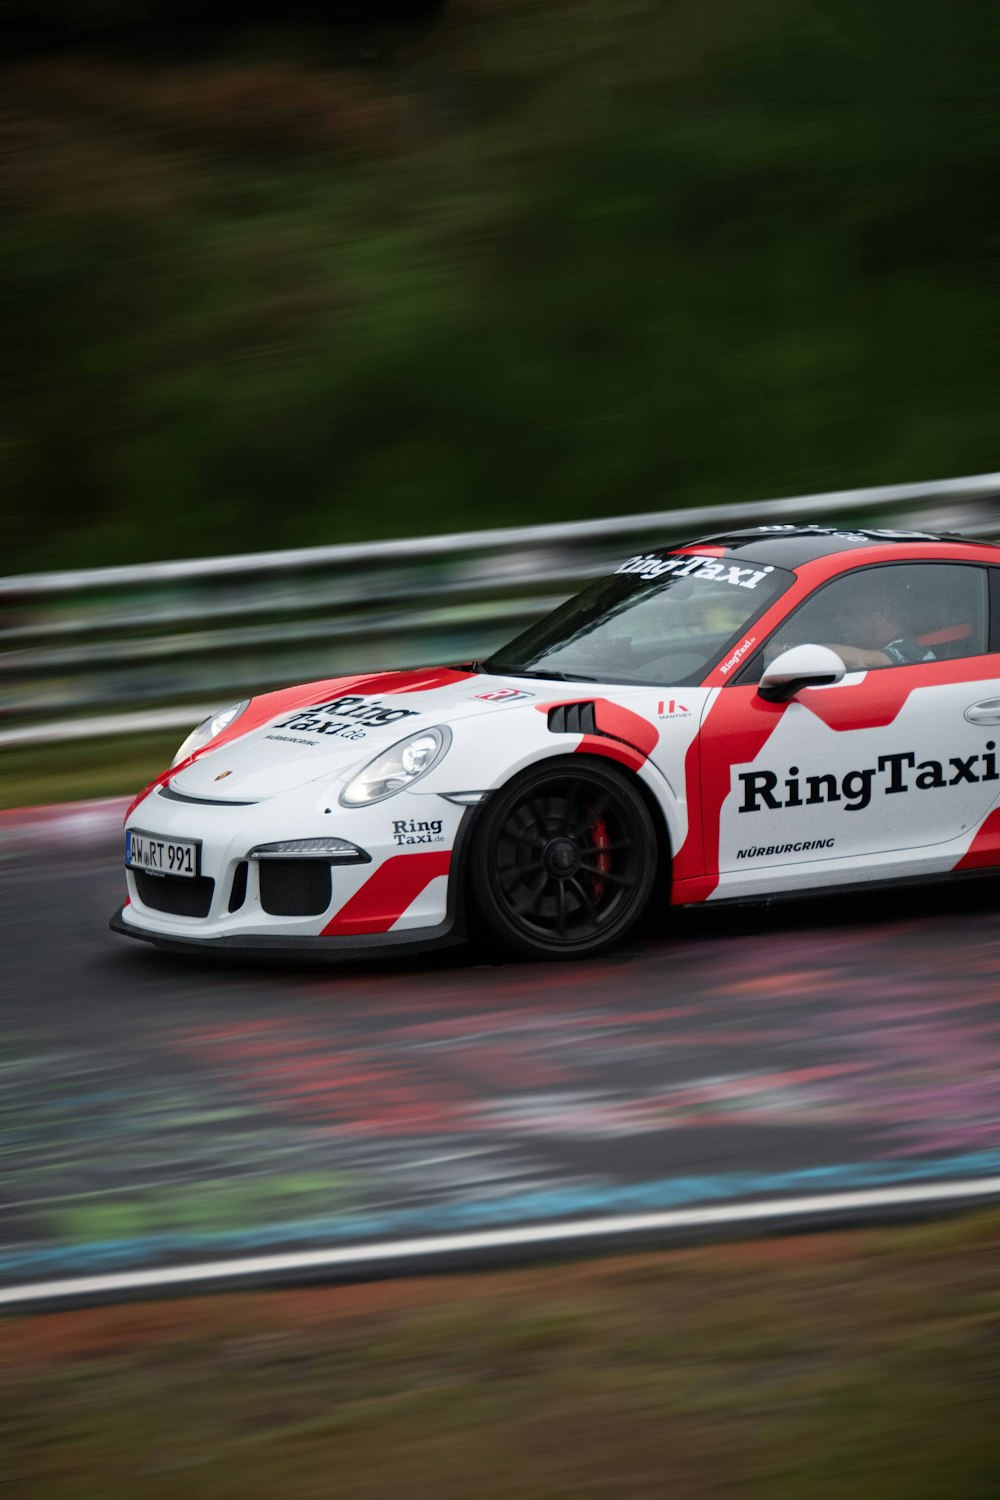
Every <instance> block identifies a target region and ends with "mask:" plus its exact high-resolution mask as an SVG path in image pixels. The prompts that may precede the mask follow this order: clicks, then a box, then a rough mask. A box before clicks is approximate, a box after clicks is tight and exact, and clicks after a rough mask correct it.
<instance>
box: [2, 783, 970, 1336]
mask: <svg viewBox="0 0 1000 1500" xmlns="http://www.w3.org/2000/svg"><path fill="white" fill-rule="evenodd" d="M115 811H116V810H115ZM0 841H2V842H0V922H2V926H0V935H2V945H3V968H2V985H3V988H2V1001H3V1005H2V1019H0V1033H2V1048H0V1307H2V1306H4V1305H7V1306H10V1305H12V1304H15V1303H17V1304H24V1303H25V1302H28V1301H31V1300H36V1301H46V1300H48V1301H51V1300H53V1299H55V1300H58V1299H59V1298H61V1297H78V1298H79V1297H85V1296H87V1295H98V1296H107V1295H114V1294H116V1292H117V1293H118V1294H121V1292H123V1291H124V1292H126V1293H127V1292H128V1291H129V1290H130V1289H131V1290H132V1291H135V1290H136V1289H138V1288H142V1287H155V1288H161V1287H163V1286H169V1285H170V1284H171V1281H172V1280H176V1278H177V1277H178V1276H179V1275H180V1276H187V1277H189V1278H190V1279H191V1280H194V1281H200V1282H202V1283H203V1284H211V1283H212V1281H213V1279H214V1278H215V1276H216V1273H218V1277H220V1278H222V1277H225V1278H232V1277H246V1276H248V1275H249V1276H250V1277H251V1278H254V1277H256V1278H257V1279H261V1278H262V1277H265V1276H268V1275H270V1276H274V1275H280V1276H285V1277H287V1276H289V1275H291V1274H294V1273H299V1274H301V1273H303V1272H306V1273H308V1272H310V1271H311V1272H312V1274H328V1275H329V1274H352V1275H366V1274H373V1273H379V1274H381V1273H384V1272H386V1271H390V1272H391V1271H392V1270H393V1269H399V1268H400V1267H406V1268H407V1269H409V1270H413V1269H414V1268H415V1266H416V1265H417V1263H418V1262H419V1263H420V1265H421V1266H424V1267H426V1266H427V1265H430V1264H432V1263H435V1264H436V1263H438V1262H442V1263H443V1262H444V1261H445V1260H447V1261H448V1262H449V1263H450V1264H452V1265H454V1264H455V1263H460V1264H461V1263H474V1261H475V1259H476V1257H477V1256H478V1257H482V1256H492V1258H493V1259H497V1258H502V1257H504V1256H509V1255H510V1254H512V1253H518V1254H526V1253H537V1252H538V1250H539V1249H540V1248H541V1247H543V1246H553V1247H555V1248H558V1247H559V1246H560V1245H563V1246H565V1245H566V1244H567V1243H572V1242H573V1240H574V1237H575V1239H576V1243H577V1244H578V1245H579V1246H581V1247H582V1248H585V1249H594V1248H603V1247H604V1246H606V1245H617V1246H621V1245H623V1244H624V1243H626V1242H627V1241H630V1240H632V1241H634V1240H635V1239H636V1238H638V1237H642V1236H643V1235H645V1236H646V1237H647V1238H648V1237H649V1236H652V1237H653V1238H654V1239H655V1240H657V1241H660V1242H665V1241H668V1240H669V1239H670V1237H671V1234H675V1235H676V1234H681V1233H688V1234H689V1233H692V1232H699V1231H700V1232H702V1233H704V1232H706V1231H711V1230H712V1229H713V1228H714V1229H716V1230H717V1229H718V1228H726V1229H727V1230H728V1232H730V1233H732V1232H748V1231H753V1230H754V1228H755V1227H756V1228H757V1229H759V1228H760V1226H761V1224H762V1223H763V1224H774V1223H781V1222H790V1223H796V1222H803V1221H806V1220H809V1221H810V1222H816V1219H810V1215H816V1216H817V1217H818V1219H819V1221H820V1222H840V1221H842V1218H843V1216H844V1215H845V1214H846V1215H848V1216H850V1217H854V1218H857V1217H861V1218H871V1217H872V1216H873V1215H875V1214H877V1213H879V1212H884V1211H888V1210H893V1209H895V1211H899V1209H900V1208H906V1209H908V1210H910V1211H912V1209H913V1208H914V1207H919V1206H920V1205H921V1204H929V1205H930V1206H932V1207H933V1206H934V1205H935V1204H936V1205H937V1206H941V1204H942V1203H945V1204H949V1205H953V1204H954V1203H956V1202H966V1201H981V1200H982V1199H983V1198H985V1197H989V1196H1000V999H998V986H997V975H998V972H1000V912H998V911H997V909H996V908H997V906H998V904H1000V884H994V883H993V882H992V881H990V882H986V883H977V884H975V885H963V886H961V887H957V886H953V887H949V888H948V889H947V890H942V889H941V888H937V889H934V890H930V889H928V890H924V891H921V892H919V893H912V892H909V893H907V894H906V895H904V896H901V897H897V898H894V900H893V901H892V903H888V902H887V901H886V900H885V899H884V898H882V897H878V898H875V897H869V898H868V899H867V900H866V901H858V900H849V899H846V898H841V899H839V900H836V901H834V900H831V901H828V902H824V903H821V904H820V903H809V904H805V903H800V904H797V905H783V906H775V907H772V908H769V909H755V910H744V911H741V912H729V913H726V912H725V911H723V910H719V909H717V910H715V911H697V912H694V913H686V914H675V915H674V916H673V917H671V918H670V924H669V927H668V928H667V931H666V935H665V936H664V938H663V939H662V940H659V941H651V940H648V939H644V940H643V941H642V942H641V943H636V944H635V945H633V946H632V947H630V948H628V949H627V950H625V951H622V952H621V953H618V954H616V955H614V956H613V957H611V958H608V959H605V960H602V961H599V962H591V963H586V964H583V965H577V966H572V965H568V966H552V967H550V966H541V965H526V964H518V963H511V964H509V965H499V966H489V965H484V964H481V963H477V962H476V958H475V955H472V954H468V953H464V952H460V951H456V952H453V953H451V954H447V955H442V956H439V957H437V958H426V959H423V960H420V961H413V960H411V961H408V962H404V961H402V960H400V961H397V962H394V963H392V964H391V965H390V964H383V965H379V966H370V967H362V966H360V965H354V966H352V967H350V968H343V969H335V968H331V969H329V970H324V971H322V972H317V971H315V970H313V971H303V972H296V971H295V970H294V969H292V968H289V967H284V968H270V969H263V970H255V969H253V968H250V967H247V966H242V967H226V966H222V965H219V964H216V963H209V962H206V963H200V962H198V961H196V960H191V959H184V958H178V957H174V956H168V955H165V954H160V953H159V952H158V951H156V950H155V949H152V948H149V947H147V946H146V945H144V944H138V943H130V942H128V941H127V940H125V939H120V938H115V937H114V936H113V935H112V934H111V933H109V932H108V930H107V921H108V917H109V915H110V913H111V911H112V910H113V909H114V908H115V907H116V906H117V905H118V904H119V903H120V900H121V893H122V886H123V882H122V876H121V872H120V868H119V860H120V847H119V842H120V836H119V834H118V832H117V824H116V822H115V819H114V817H113V812H112V811H109V810H104V812H103V814H102V815H100V816H99V815H97V814H95V815H94V816H93V817H92V818H90V819H87V818H84V819H82V820H80V821H79V822H78V824H77V825H70V824H56V825H53V826H47V825H39V826H36V827H34V828H30V829H26V828H24V827H21V826H19V825H18V823H17V820H16V818H12V817H11V815H10V814H7V815H4V817H3V818H2V819H0ZM167 1273H169V1274H167Z"/></svg>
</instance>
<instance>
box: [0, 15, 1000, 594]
mask: <svg viewBox="0 0 1000 1500" xmlns="http://www.w3.org/2000/svg"><path fill="white" fill-rule="evenodd" d="M184 4H186V0H164V3H162V4H161V3H159V0H157V3H155V4H154V3H153V0H134V3H133V0H106V3H101V4H98V3H89V0H49V3H48V4H47V6H44V7H37V6H34V5H33V6H32V7H31V10H32V12H33V13H36V14H37V13H40V12H44V14H45V16H47V17H48V18H50V19H51V18H55V19H56V20H59V21H60V22H65V23H66V25H65V26H64V29H63V30H62V32H60V33H59V35H58V37H57V36H56V34H55V33H52V35H51V36H49V37H48V39H46V40H44V41H42V42H39V40H38V38H37V36H36V37H35V39H34V41H33V43H32V45H31V46H30V47H29V46H27V45H24V46H22V47H21V50H20V52H18V53H17V54H16V55H15V56H14V57H13V60H11V61H10V62H9V63H8V65H7V67H6V69H5V72H4V77H3V90H2V93H3V103H2V105H0V129H2V133H3V139H4V143H5V155H6V158H7V162H8V170H7V172H6V173H5V185H4V187H3V189H2V191H3V204H2V212H3V218H2V234H3V238H4V241H5V246H4V248H5V256H6V261H7V265H8V267H9V271H10V278H9V284H10V285H11V287H12V288H13V292H14V295H13V298H12V299H11V301H12V310H11V316H10V318H9V319H8V324H7V335H6V338H5V341H4V354H3V359H4V361H5V363H7V365H8V369H7V372H6V373H7V378H6V386H7V389H8V392H9V399H8V400H7V401H6V402H5V412H4V416H3V419H2V421H3V430H2V432H0V441H2V452H3V455H4V466H5V490H4V500H3V517H4V521H5V528H4V529H5V536H4V544H5V554H6V556H7V559H8V569H7V571H14V570H16V569H20V568H36V567H46V566H50V565H53V564H61V565H73V564H74V563H91V562H100V561H109V562H111V561H121V560H129V559H138V558H144V557H162V556H166V555H186V554H198V553H207V552H225V551H231V550H233V549H239V550H242V549H244V548H247V547H253V548H257V547H271V546H282V545H290V544H298V543H311V542H316V543H319V542H328V541H335V540H340V539H349V538H360V537H376V536H393V535H403V534H412V533H416V532H424V531H434V530H443V529H449V528H452V527H456V526H486V525H491V524H503V523H506V522H528V521H533V520H545V519H556V518H565V519H573V518H583V517H588V516H597V515H608V514H611V515H613V514H616V513H625V512H631V511H634V510H638V509H649V508H658V507H665V506H670V505H674V504H691V503H698V502H702V501H705V502H708V501H715V500H724V499H733V498H741V499H751V498H753V497H762V496H765V495H774V494H788V493H797V492H803V491H809V490H815V489H822V488H832V487H838V486H841V485H855V484H857V485H864V484H870V483H876V482H882V481H897V480H898V481H902V480H908V479H921V478H932V477H943V476H947V475H950V474H961V473H971V472H976V471H978V470H984V469H988V468H991V467H996V431H997V424H996V416H995V411H996V393H997V368H996V352H997V343H996V329H995V316H994V314H995V299H994V298H993V297H992V296H991V288H992V286H993V284H994V283H995V275H994V272H993V266H992V263H991V262H992V255H993V252H994V250H995V245H996V237H995V236H996V223H995V218H994V217H993V216H994V215H995V212H996V201H997V195H996V191H995V185H996V163H997V128H996V126H997V119H996V106H995V103H994V98H995V77H996V62H997V56H998V49H997V46H996V40H997V36H996V33H997V22H996V20H995V19H994V17H995V11H994V8H993V7H990V6H983V5H982V4H981V3H979V0H954V3H953V4H952V5H951V6H949V7H947V8H945V7H930V6H916V7H914V6H912V5H904V4H902V3H901V0H884V3H882V4H880V5H878V6H872V5H868V4H864V3H862V0H759V3H755V4H753V5H747V4H746V3H745V0H722V3H720V4H718V5H715V6H705V5H703V4H701V3H700V0H669V3H668V0H615V3H610V0H607V3H601V0H549V3H537V0H507V3H491V0H465V3H460V0H453V3H452V4H451V5H448V6H441V7H437V8H435V7H433V6H430V5H428V6H424V7H421V9H422V10H423V11H424V12H426V14H423V15H422V16H419V17H418V16H416V15H415V13H414V12H415V10H416V7H410V8H408V11H407V15H406V16H405V17H401V16H400V13H399V12H400V7H399V6H386V7H385V8H384V10H383V8H381V7H379V8H377V9H373V8H372V7H370V6H366V7H364V11H365V15H364V17H362V18H361V19H360V20H358V18H357V17H356V16H355V17H354V18H353V19H352V20H350V21H348V20H345V16H346V15H347V11H348V10H349V9H350V7H347V6H340V5H330V6H328V7H324V8H323V13H322V14H323V17H324V19H323V20H322V21H320V20H319V19H318V16H319V12H318V9H317V7H316V6H309V7H305V8H304V9H303V11H302V12H300V13H299V15H298V16H296V15H295V14H294V13H292V14H291V17H290V13H289V12H288V11H287V10H286V9H285V8H282V12H281V15H282V17H283V19H282V20H281V21H280V23H279V22H278V21H276V20H274V19H273V18H272V19H268V17H267V16H266V15H265V14H264V11H265V7H263V6H260V7H258V8H255V9H254V10H250V9H248V8H247V7H246V6H243V5H241V6H239V7H236V6H234V5H230V4H228V3H221V0H220V3H219V4H217V5H215V6H213V7H211V8H210V9H211V18H210V20H209V18H208V17H205V18H204V19H203V20H202V21H201V22H199V24H197V25H192V24H191V21H190V19H189V18H187V17H186V16H185V14H184V13H183V8H184ZM357 9H359V7H355V10H357ZM26 11H27V7H26V6H24V5H21V4H18V3H16V0H15V3H11V0H8V4H7V6H6V17H7V20H8V23H10V24H12V23H13V22H14V21H15V20H17V19H18V17H20V19H21V20H22V22H23V21H24V18H25V12H26ZM123 21H125V22H130V23H131V24H129V25H126V26H124V27H123V26H121V25H120V24H117V23H120V22H123ZM110 22H115V23H116V24H115V25H113V26H111V25H109V23H110ZM69 23H71V25H70V24H69ZM70 33H71V34H70Z"/></svg>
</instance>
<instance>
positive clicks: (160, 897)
mask: <svg viewBox="0 0 1000 1500" xmlns="http://www.w3.org/2000/svg"><path fill="white" fill-rule="evenodd" d="M132 878H133V879H134V881H135V888H136V891H137V893H138V896H139V900H140V901H141V902H142V904H143V906H148V907H150V909H151V910H152V911H165V912H169V914H170V915H171V916H172V917H207V916H208V913H209V911H210V910H211V906H212V897H213V896H214V895H215V881H214V880H211V879H210V878H209V877H208V876H207V875H196V876H195V877H194V878H193V879H191V880H184V879H183V878H182V877H181V876H179V875H150V874H149V872H148V871H146V870H133V871H132Z"/></svg>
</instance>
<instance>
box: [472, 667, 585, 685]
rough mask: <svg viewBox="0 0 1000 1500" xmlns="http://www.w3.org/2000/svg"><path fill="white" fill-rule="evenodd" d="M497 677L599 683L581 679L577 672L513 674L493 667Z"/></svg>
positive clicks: (501, 668)
mask: <svg viewBox="0 0 1000 1500" xmlns="http://www.w3.org/2000/svg"><path fill="white" fill-rule="evenodd" d="M493 670H494V672H495V673H496V676H497V677H535V678H539V679H541V680H542V681H543V682H544V681H548V682H601V681H602V678H600V677H583V676H581V675H580V674H579V673H578V672H514V671H510V670H508V669H507V668H505V667H495V668H494V669H493Z"/></svg>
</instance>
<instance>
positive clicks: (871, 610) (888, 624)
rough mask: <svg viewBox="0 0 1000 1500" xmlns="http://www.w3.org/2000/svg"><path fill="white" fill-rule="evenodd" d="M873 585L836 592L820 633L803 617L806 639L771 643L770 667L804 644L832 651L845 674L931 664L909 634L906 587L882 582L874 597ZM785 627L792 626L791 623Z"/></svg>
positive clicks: (806, 613)
mask: <svg viewBox="0 0 1000 1500" xmlns="http://www.w3.org/2000/svg"><path fill="white" fill-rule="evenodd" d="M873 581H874V580H872V579H871V578H870V576H869V577H866V578H862V579H859V582H860V583H861V584H862V589H861V590H852V589H850V588H847V589H845V588H840V589H838V594H837V598H836V601H835V602H834V603H833V604H832V607H831V608H830V609H829V610H828V611H826V620H825V622H824V628H823V629H822V631H819V630H818V629H817V627H818V625H819V622H818V621H817V620H816V615H815V614H814V613H812V612H811V611H809V610H808V609H807V610H805V611H803V613H802V617H801V628H802V629H804V630H806V631H807V632H808V633H807V634H806V635H802V634H801V631H800V632H799V634H798V638H797V639H794V640H793V639H790V638H789V637H787V636H786V638H785V639H783V640H782V641H780V642H775V643H774V646H773V648H772V649H771V650H769V651H768V653H767V655H768V659H769V660H770V661H773V660H774V658H775V657H776V656H779V655H780V654H781V652H782V651H787V650H790V649H791V647H792V646H798V645H802V644H805V643H806V642H807V641H808V642H809V643H816V644H817V645H823V646H828V647H829V649H830V650H831V651H835V652H836V653H837V655H838V656H839V657H840V659H841V661H842V662H843V663H844V666H845V667H846V668H847V670H848V671H849V672H859V671H867V670H868V669H869V668H872V667H904V666H912V665H914V664H916V663H918V662H925V661H936V660H937V658H936V656H935V654H934V652H933V651H932V650H930V649H929V647H927V646H925V645H922V644H921V642H920V641H919V640H918V639H917V638H916V636H915V634H914V630H913V618H912V617H913V608H912V602H911V600H910V597H909V594H908V591H907V590H906V589H905V587H903V588H901V587H900V586H899V585H898V584H893V583H890V582H889V581H888V580H887V579H884V578H883V579H880V580H879V583H880V585H881V587H880V590H879V593H878V594H875V593H874V591H873V590H872V583H873ZM835 587H836V586H835ZM852 595H853V597H852ZM859 595H860V597H859ZM810 617H811V618H810ZM790 623H791V624H793V625H794V624H795V621H794V620H793V621H792V622H790Z"/></svg>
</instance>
